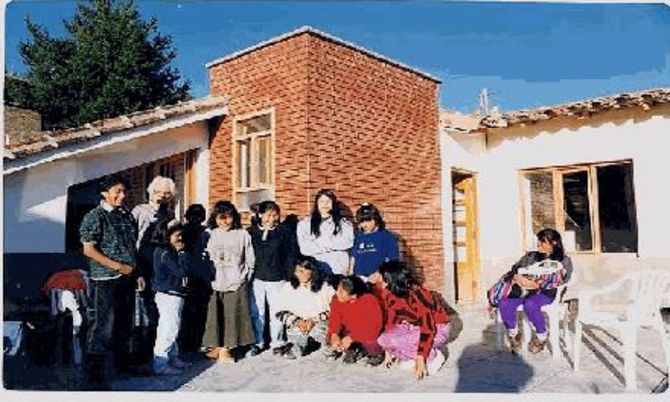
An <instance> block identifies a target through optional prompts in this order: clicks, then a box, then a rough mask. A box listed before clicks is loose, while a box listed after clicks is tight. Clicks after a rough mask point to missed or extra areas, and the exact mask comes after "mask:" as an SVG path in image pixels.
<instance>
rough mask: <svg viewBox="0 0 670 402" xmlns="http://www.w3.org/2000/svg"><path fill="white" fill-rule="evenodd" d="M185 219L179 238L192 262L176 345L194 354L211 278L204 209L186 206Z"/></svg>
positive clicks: (205, 318)
mask: <svg viewBox="0 0 670 402" xmlns="http://www.w3.org/2000/svg"><path fill="white" fill-rule="evenodd" d="M184 218H185V220H186V223H184V231H183V234H182V237H183V239H184V244H185V246H186V252H188V253H189V255H190V256H191V258H192V259H193V267H192V270H191V275H190V276H189V278H188V281H189V289H190V291H189V293H188V296H186V300H185V301H184V310H183V314H182V328H181V331H180V332H179V340H178V341H179V349H180V350H181V351H182V352H186V353H188V352H195V351H197V350H198V349H200V345H201V344H202V336H203V333H204V332H205V321H206V320H207V306H208V304H209V298H210V297H211V295H212V280H213V279H214V275H213V271H212V269H211V263H210V261H209V258H208V257H207V254H206V253H205V247H206V246H207V236H208V233H206V232H205V229H206V228H205V226H204V225H203V223H204V222H205V220H206V219H207V214H206V212H205V207H203V206H202V205H201V204H191V205H189V207H188V208H187V209H186V212H185V213H184Z"/></svg>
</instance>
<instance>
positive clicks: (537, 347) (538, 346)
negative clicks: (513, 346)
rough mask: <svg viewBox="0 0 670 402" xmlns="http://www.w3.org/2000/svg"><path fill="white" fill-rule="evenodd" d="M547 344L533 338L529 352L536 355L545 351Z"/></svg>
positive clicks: (529, 345)
mask: <svg viewBox="0 0 670 402" xmlns="http://www.w3.org/2000/svg"><path fill="white" fill-rule="evenodd" d="M546 344H547V341H546V340H545V341H540V340H539V339H537V338H533V339H532V340H531V341H530V342H529V343H528V351H529V352H530V353H532V354H534V355H536V354H538V353H540V352H541V351H543V350H544V347H545V345H546Z"/></svg>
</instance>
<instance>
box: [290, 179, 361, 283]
mask: <svg viewBox="0 0 670 402" xmlns="http://www.w3.org/2000/svg"><path fill="white" fill-rule="evenodd" d="M297 235H298V245H299V246H300V252H301V253H302V254H304V255H307V256H311V257H314V258H316V260H317V261H319V263H320V264H319V265H320V268H321V270H322V271H323V272H324V273H325V274H326V275H330V274H339V275H346V274H347V271H348V269H349V250H350V249H351V247H352V246H353V243H354V229H353V227H352V226H351V223H349V222H348V221H347V220H346V219H345V218H344V217H343V216H342V212H341V210H340V207H339V205H338V203H337V197H336V196H335V193H334V192H333V191H332V190H328V189H323V190H320V191H319V192H318V193H316V196H315V197H314V206H313V207H312V213H311V214H310V215H309V216H308V217H306V218H304V219H303V220H301V221H300V222H299V223H298V228H297Z"/></svg>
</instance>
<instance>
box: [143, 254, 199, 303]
mask: <svg viewBox="0 0 670 402" xmlns="http://www.w3.org/2000/svg"><path fill="white" fill-rule="evenodd" d="M153 261H154V264H153V265H154V275H153V277H152V278H151V286H152V288H153V290H154V291H156V292H162V293H168V294H171V295H176V296H186V294H187V291H188V276H189V274H190V271H191V263H192V261H191V256H190V255H189V253H187V252H186V251H184V250H182V251H176V250H174V249H173V248H171V247H170V248H167V247H156V248H155V249H154V259H153Z"/></svg>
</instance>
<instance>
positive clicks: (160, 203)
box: [132, 176, 177, 249]
mask: <svg viewBox="0 0 670 402" xmlns="http://www.w3.org/2000/svg"><path fill="white" fill-rule="evenodd" d="M147 194H148V195H149V202H148V203H146V204H139V205H136V206H135V208H133V212H132V214H133V216H134V217H135V220H136V221H137V229H138V233H137V248H138V249H139V248H140V244H141V243H142V241H143V239H144V235H146V234H148V235H149V236H151V233H146V232H147V229H148V228H149V226H150V225H151V224H152V223H154V222H157V221H159V220H161V219H174V199H175V197H176V195H177V186H175V184H174V181H173V180H172V179H170V178H169V177H163V176H156V177H154V179H153V180H152V181H151V183H150V184H149V187H147Z"/></svg>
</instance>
